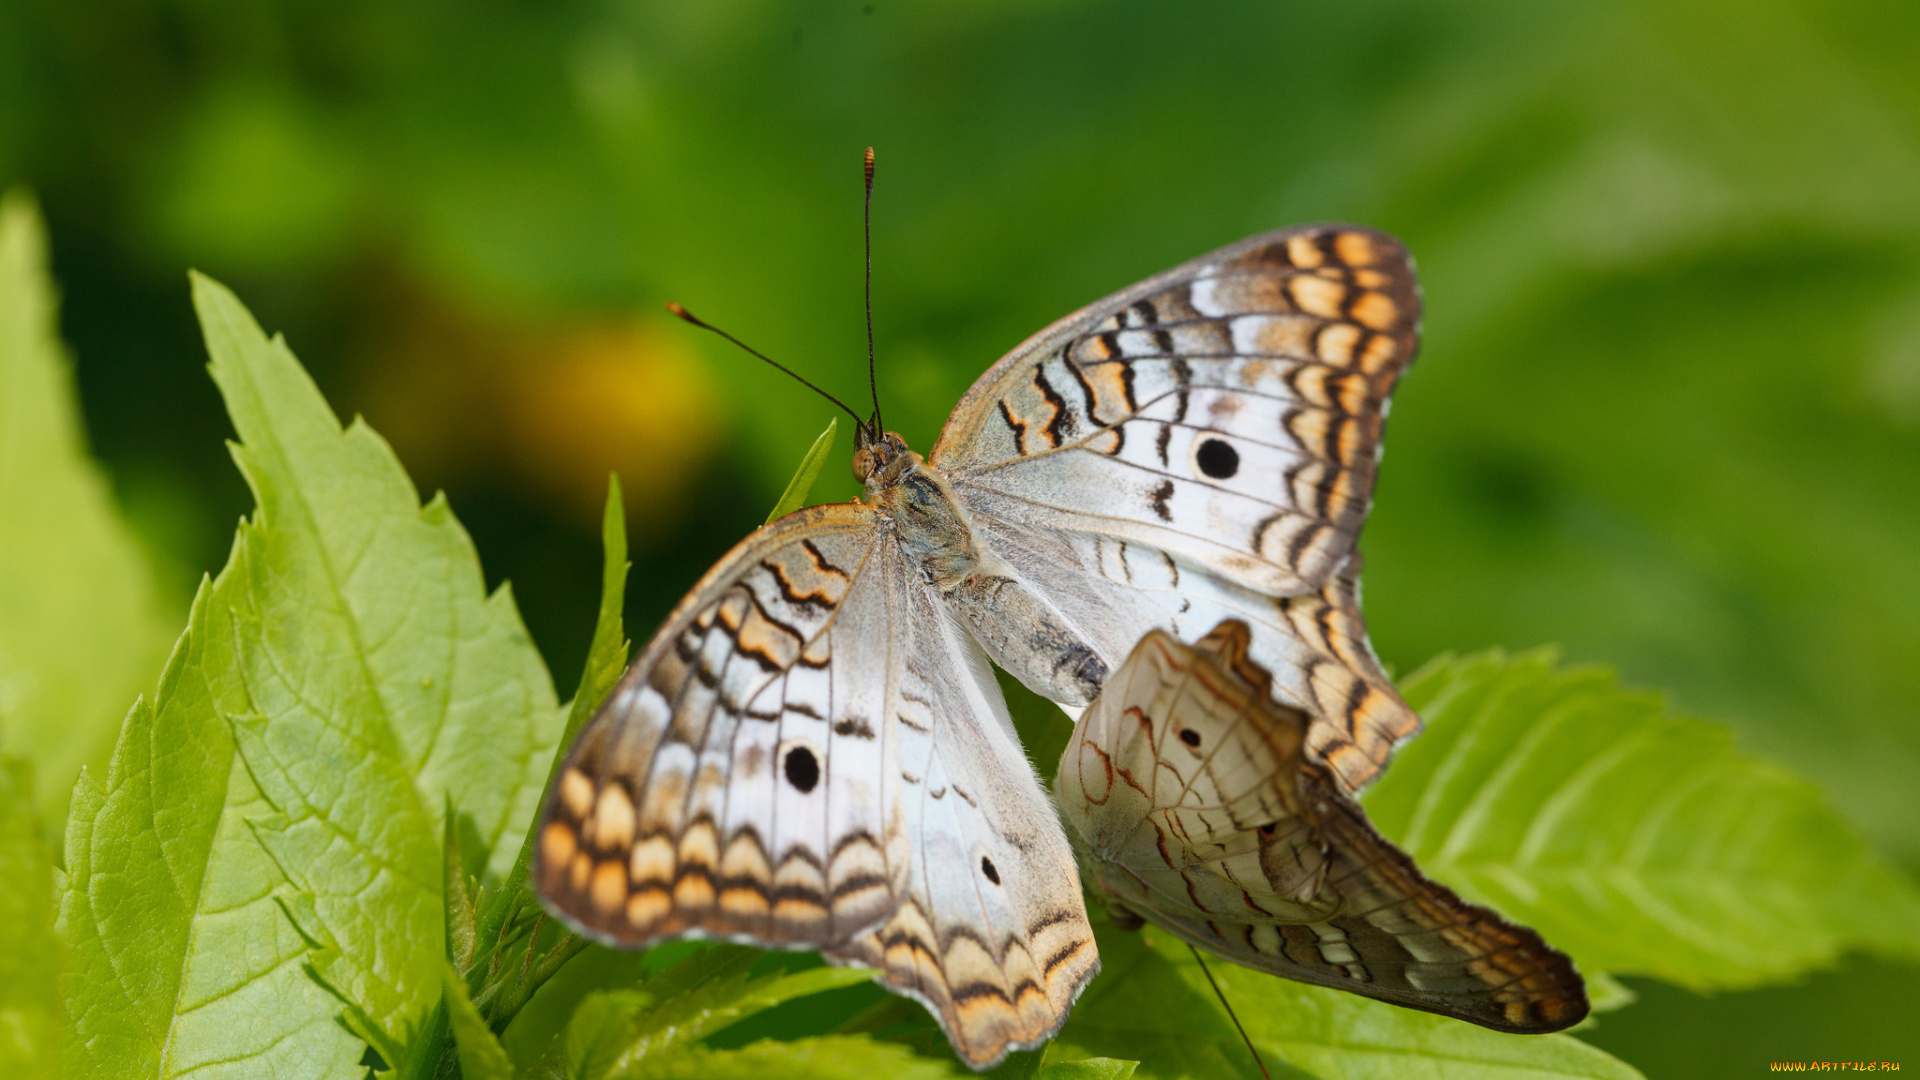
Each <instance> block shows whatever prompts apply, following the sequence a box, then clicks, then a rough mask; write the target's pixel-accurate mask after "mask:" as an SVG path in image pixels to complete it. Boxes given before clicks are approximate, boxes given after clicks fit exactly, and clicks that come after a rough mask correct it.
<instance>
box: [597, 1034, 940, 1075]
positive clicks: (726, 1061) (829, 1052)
mask: <svg viewBox="0 0 1920 1080" xmlns="http://www.w3.org/2000/svg"><path fill="white" fill-rule="evenodd" d="M966 1075H970V1074H967V1073H963V1072H961V1071H959V1070H958V1069H956V1068H954V1067H953V1066H952V1065H949V1064H947V1063H946V1062H944V1061H937V1060H935V1059H933V1058H924V1057H920V1056H918V1055H916V1054H914V1053H913V1052H912V1051H911V1050H908V1049H906V1048H905V1047H902V1046H895V1045H893V1044H891V1043H883V1042H875V1041H874V1040H872V1039H869V1038H866V1037H865V1036H860V1035H821V1036H818V1037H815V1038H811V1039H796V1040H794V1041H793V1042H774V1041H772V1040H766V1041H762V1042H757V1043H751V1044H749V1045H747V1046H743V1047H741V1048H739V1049H738V1050H710V1049H707V1048H705V1047H695V1048H693V1049H690V1050H685V1051H682V1052H680V1053H675V1054H669V1055H665V1056H661V1057H649V1058H645V1059H643V1060H641V1061H638V1062H636V1063H634V1065H633V1066H631V1067H630V1068H627V1069H625V1070H624V1071H620V1072H615V1073H612V1074H609V1080H766V1078H767V1077H775V1076H777V1077H781V1078H783V1080H880V1078H883V1077H884V1078H885V1080H946V1078H951V1077H960V1076H966Z"/></svg>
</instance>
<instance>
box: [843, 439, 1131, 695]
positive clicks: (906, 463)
mask: <svg viewBox="0 0 1920 1080" xmlns="http://www.w3.org/2000/svg"><path fill="white" fill-rule="evenodd" d="M853 468H854V474H855V475H856V476H860V477H861V480H862V481H863V482H864V483H865V485H866V488H867V493H868V494H869V495H870V496H871V497H872V502H873V507H874V509H875V510H877V511H879V512H880V513H881V514H882V515H884V516H886V517H887V518H888V519H889V520H890V521H891V523H892V526H893V538H894V541H895V542H896V543H898V544H899V545H900V553H901V555H902V556H904V557H905V559H906V562H907V564H908V565H909V566H911V567H913V568H914V569H915V570H917V571H918V572H919V574H920V577H921V579H922V580H924V581H925V582H926V583H927V584H928V585H931V586H933V587H934V588H935V589H937V590H939V592H940V594H941V595H942V596H943V597H944V599H945V601H946V603H947V605H948V608H947V610H948V611H949V612H951V613H952V614H953V616H954V617H955V618H956V619H958V620H959V622H960V623H961V625H963V626H965V627H966V629H967V632H968V633H969V634H971V635H972V636H973V638H974V640H975V641H977V642H979V643H980V646H981V647H982V648H983V649H985V650H986V651H987V655H988V656H991V657H992V658H993V661H994V663H996V664H998V665H1000V667H1002V668H1004V669H1005V670H1006V671H1008V672H1010V673H1012V674H1013V676H1014V677H1015V678H1017V679H1019V680H1020V681H1021V682H1023V683H1025V684H1026V685H1027V686H1028V687H1029V688H1031V689H1032V690H1033V691H1034V692H1035V693H1037V694H1040V695H1041V696H1043V697H1048V698H1052V699H1053V700H1055V701H1058V702H1062V703H1064V704H1069V705H1084V704H1086V703H1087V702H1089V701H1091V700H1093V696H1094V695H1095V694H1097V693H1099V692H1100V686H1101V684H1102V683H1104V682H1105V681H1106V677H1107V666H1106V664H1105V663H1104V662H1103V661H1102V660H1101V659H1100V657H1099V656H1098V655H1096V653H1095V651H1094V649H1093V647H1092V646H1091V645H1090V644H1089V643H1088V641H1087V638H1086V635H1085V634H1083V633H1082V632H1080V630H1079V629H1077V628H1076V627H1075V626H1073V625H1072V623H1071V621H1070V620H1068V619H1067V618H1066V617H1065V615H1064V614H1063V613H1062V612H1061V611H1060V610H1059V608H1058V607H1057V606H1055V605H1054V604H1053V603H1051V602H1050V601H1049V600H1047V599H1046V598H1045V597H1044V596H1043V595H1042V594H1041V593H1040V592H1039V591H1038V590H1036V589H1034V588H1033V587H1032V586H1031V584H1030V583H1029V582H1027V581H1026V580H1025V578H1024V576H1023V575H1021V574H1020V573H1019V572H1018V571H1017V570H1015V569H1014V568H1013V567H1012V566H1010V565H1008V564H1007V563H1006V561H1005V560H1003V559H1001V558H999V557H998V556H996V555H995V554H994V552H993V551H992V550H991V549H990V548H988V547H987V546H986V545H984V544H982V543H981V542H980V538H979V534H978V533H977V531H976V530H975V529H974V527H973V525H972V522H971V520H970V518H969V515H968V513H967V510H966V507H965V504H964V503H963V501H962V500H960V499H958V498H956V497H955V495H954V492H953V488H952V486H951V485H950V484H949V483H948V481H947V478H946V476H944V475H943V474H942V473H941V471H940V470H939V469H938V468H936V467H935V466H933V465H929V464H928V463H927V462H926V460H925V459H923V458H922V457H921V456H920V455H919V454H916V453H914V452H913V451H911V450H909V449H907V444H906V441H905V440H903V439H901V438H900V436H898V435H896V434H894V433H892V432H888V433H886V434H885V435H883V436H881V437H880V438H878V439H875V440H874V441H873V442H871V443H868V444H867V445H866V446H863V447H861V449H860V451H859V452H858V453H856V454H855V455H854V463H853Z"/></svg>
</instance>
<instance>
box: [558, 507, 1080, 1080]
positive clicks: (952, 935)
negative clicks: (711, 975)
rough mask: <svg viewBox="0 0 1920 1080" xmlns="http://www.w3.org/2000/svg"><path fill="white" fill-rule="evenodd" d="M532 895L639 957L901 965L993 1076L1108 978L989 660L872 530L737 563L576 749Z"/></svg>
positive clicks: (858, 510)
mask: <svg viewBox="0 0 1920 1080" xmlns="http://www.w3.org/2000/svg"><path fill="white" fill-rule="evenodd" d="M541 813H542V816H541V821H540V832H539V837H540V839H539V843H538V845H537V847H536V853H535V865H534V879H535V881H536V882H537V883H538V887H539V890H540V893H541V895H542V896H543V897H544V898H545V899H546V900H547V903H548V904H549V906H550V907H551V908H552V909H553V910H555V912H556V913H557V914H559V915H560V917H561V918H563V919H564V920H565V921H566V922H567V923H568V924H569V925H571V926H573V927H574V928H576V929H578V930H579V931H580V932H582V933H584V934H587V935H588V936H590V937H593V938H595V939H597V940H600V941H604V942H608V943H610V944H615V945H621V946H625V947H629V948H631V947H635V946H640V945H645V944H649V943H651V942H655V941H658V940H661V939H663V938H667V937H676V936H688V937H715V938H725V939H730V940H736V941H742V942H748V943H752V944H757V945H762V946H770V947H789V948H821V949H825V950H828V952H827V955H828V958H829V959H831V960H834V961H836V962H841V963H856V964H863V965H867V966H871V967H875V968H878V969H880V972H881V978H882V980H883V981H884V982H885V983H886V984H887V985H888V986H889V987H890V988H891V989H893V990H895V991H897V992H899V993H902V994H907V995H909V996H912V997H914V998H916V999H918V1000H920V1001H922V1002H923V1003H925V1004H926V1005H927V1006H928V1007H929V1008H930V1009H931V1010H932V1011H933V1013H934V1015H935V1016H936V1017H938V1018H939V1020H940V1022H941V1025H942V1027H943V1028H944V1029H945V1030H946V1031H947V1033H948V1037H949V1039H950V1040H951V1041H952V1043H953V1045H954V1047H955V1049H956V1050H957V1051H958V1052H959V1053H960V1054H961V1056H962V1057H963V1058H965V1059H966V1060H968V1061H969V1062H970V1063H972V1064H974V1065H975V1066H976V1067H981V1068H984V1067H985V1066H987V1065H989V1064H991V1063H992V1062H994V1061H997V1060H999V1059H1000V1058H1001V1057H1002V1056H1004V1055H1005V1053H1006V1052H1007V1051H1008V1050H1009V1049H1018V1048H1024V1047H1029V1046H1035V1045H1038V1044H1039V1043H1041V1042H1044V1041H1045V1040H1046V1039H1048V1038H1050V1037H1051V1036H1052V1035H1053V1034H1054V1032H1056V1031H1057V1030H1059V1027H1060V1024H1061V1023H1062V1022H1063V1021H1064V1019H1065V1017H1066V1013H1067V1010H1068V1009H1069V1008H1070V1007H1071V1005H1072V1003H1073V1000H1074V998H1076V997H1077V996H1078V995H1079V992H1080V989H1081V988H1082V987H1084V986H1085V985H1086V982H1087V980H1089V979H1091V978H1092V977H1093V974H1094V972H1095V971H1097V970H1098V967H1099V960H1098V955H1097V952H1096V950H1095V948H1094V943H1093V933H1092V929H1091V927H1090V926H1089V925H1088V923H1087V916H1086V908H1085V904H1084V901H1083V900H1082V898H1081V893H1080V889H1079V884H1078V880H1077V877H1076V876H1075V873H1074V862H1073V853H1072V849H1071V847H1070V846H1069V845H1068V842H1067V839H1066V836H1065V835H1064V834H1063V833H1062V832H1061V830H1060V824H1059V821H1058V819H1057V818H1056V817H1055V816H1054V813H1053V809H1052V807H1051V806H1050V805H1049V804H1048V801H1047V797H1046V795H1045V793H1044V792H1043V791H1042V789H1041V787H1040V784H1039V781H1038V779H1037V778H1035V776H1034V774H1033V769H1032V766H1031V765H1029V764H1028V762H1027V760H1026V757H1025V755H1024V753H1023V752H1022V751H1021V749H1020V745H1019V741H1018V737H1017V736H1016V735H1015V733H1014V729H1013V724H1012V721H1011V720H1010V719H1009V718H1008V716H1007V713H1006V706H1005V704H1004V702H1003V701H1002V699H1001V697H1000V691H999V688H998V687H997V686H996V685H995V684H994V680H993V676H992V672H991V669H990V668H989V667H988V666H987V662H986V658H985V656H984V654H982V653H981V652H980V649H979V646H978V645H976V644H975V643H974V642H973V641H972V640H971V639H970V638H969V637H967V636H966V634H965V633H964V632H963V631H961V630H960V628H959V627H958V626H956V625H955V624H954V623H953V621H952V620H951V618H950V617H948V616H947V615H946V613H945V610H944V608H942V607H940V606H939V605H938V603H937V602H936V601H935V600H934V599H933V598H932V597H931V596H930V595H929V593H928V591H927V589H926V586H925V585H923V584H922V583H921V581H920V579H919V576H918V575H917V574H909V572H908V569H907V566H906V563H905V561H904V560H903V558H902V556H901V553H900V550H899V547H898V545H897V544H896V543H895V542H894V541H893V540H892V538H891V535H890V534H888V533H887V532H886V531H885V530H884V529H883V528H881V527H880V526H879V523H878V521H877V519H876V516H875V514H874V512H873V511H872V510H871V509H870V508H866V507H858V506H845V505H840V506H824V507H815V508H813V509H810V510H804V511H801V512H799V513H797V514H794V515H790V516H788V517H786V518H783V519H781V520H780V521H779V522H776V523H775V524H774V525H772V526H769V527H768V528H766V529H762V530H761V531H759V532H757V533H755V534H754V535H753V536H752V537H749V538H748V539H747V540H746V541H745V542H744V543H742V544H741V545H740V546H739V547H737V548H735V549H734V550H733V551H732V552H731V553H729V554H728V555H727V556H726V557H725V558H723V559H722V560H721V561H720V563H719V564H718V565H717V566H716V567H715V568H714V570H713V571H711V572H710V573H709V574H708V575H707V577H706V579H704V580H703V581H702V582H701V583H700V584H699V585H697V586H696V587H695V588H694V590H693V592H692V593H691V594H690V595H689V597H688V598H687V600H685V601H683V602H682V604H681V606H680V608H679V609H677V610H676V611H675V612H674V613H673V614H672V615H671V616H669V617H668V619H667V621H666V623H665V624H664V625H663V626H662V628H661V630H660V632H659V633H658V634H657V635H656V636H655V638H654V640H653V642H652V643H651V644H649V645H648V647H647V649H646V650H645V651H644V652H643V653H642V654H641V655H640V657H639V658H638V659H637V660H635V661H634V663H633V665H632V667H631V668H630V669H629V670H628V672H627V674H626V676H625V677H624V678H623V679H622V680H621V682H620V684H619V685H618V686H617V687H616V688H615V690H614V692H613V694H612V695H610V696H609V698H608V700H607V703H606V704H605V705H603V706H602V707H601V709H600V711H599V712H598V713H596V714H595V716H594V718H593V719H592V720H591V721H589V723H588V725H587V727H586V728H585V729H584V730H583V731H582V732H581V734H580V736H579V738H578V739H576V740H575V742H574V745H573V746H572V748H571V749H570V750H569V752H568V755H567V758H566V761H565V762H564V764H563V765H562V767H561V770H560V772H559V774H558V776H557V777H556V779H555V782H554V785H553V787H552V790H551V791H549V793H548V796H547V801H546V803H545V806H544V808H543V810H542V812H541Z"/></svg>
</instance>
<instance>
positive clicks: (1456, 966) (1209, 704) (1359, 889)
mask: <svg viewBox="0 0 1920 1080" xmlns="http://www.w3.org/2000/svg"><path fill="white" fill-rule="evenodd" d="M1246 646H1247V636H1246V628H1245V627H1244V626H1238V625H1236V624H1231V623H1229V624H1223V625H1222V626H1221V627H1219V628H1217V629H1216V630H1215V631H1214V633H1213V634H1210V635H1209V636H1208V638H1207V639H1205V640H1203V641H1202V642H1200V643H1198V644H1197V645H1195V646H1193V647H1191V648H1190V647H1187V646H1184V645H1182V644H1180V643H1179V642H1178V641H1177V640H1174V639H1173V638H1171V637H1169V636H1167V635H1165V634H1153V635H1149V636H1148V637H1147V639H1146V640H1143V641H1142V642H1141V644H1140V647H1139V648H1138V649H1137V650H1136V651H1135V653H1134V654H1133V656H1132V657H1130V658H1129V660H1128V662H1127V663H1126V664H1125V665H1123V666H1122V668H1121V669H1120V671H1119V672H1118V673H1117V674H1116V675H1115V676H1114V679H1113V680H1112V681H1110V682H1109V684H1108V690H1107V691H1103V693H1102V695H1101V699H1100V700H1099V701H1097V702H1096V703H1095V704H1094V705H1093V706H1091V707H1089V708H1088V710H1087V711H1086V713H1085V714H1084V715H1083V716H1082V717H1081V719H1080V722H1079V724H1078V725H1077V726H1076V728H1075V732H1074V736H1073V738H1072V740H1071V741H1070V742H1069V743H1068V746H1067V750H1066V752H1065V755H1064V756H1063V757H1062V759H1061V767H1060V774H1059V777H1060V779H1059V783H1058V789H1057V796H1058V802H1059V804H1060V807H1061V811H1062V815H1063V817H1065V819H1066V820H1067V823H1068V826H1069V828H1071V829H1073V830H1074V831H1075V832H1076V833H1077V834H1078V835H1079V837H1080V839H1081V843H1082V845H1083V846H1082V851H1083V854H1084V856H1085V861H1086V863H1087V864H1088V865H1089V868H1090V869H1091V870H1092V871H1093V876H1094V877H1095V879H1096V881H1097V883H1098V884H1099V886H1100V887H1101V889H1103V890H1104V891H1105V892H1107V893H1108V895H1109V896H1110V897H1111V898H1112V899H1113V900H1115V901H1116V902H1118V903H1119V904H1120V905H1121V906H1123V907H1125V908H1127V909H1130V910H1132V911H1133V912H1135V913H1137V914H1139V915H1142V916H1145V917H1147V918H1150V919H1152V920H1153V921H1154V922H1156V923H1158V924H1160V925H1161V926H1163V927H1165V928H1166V929H1168V930H1169V931H1172V932H1173V933H1175V934H1177V935H1178V936H1180V937H1182V938H1184V939H1185V940H1187V941H1189V942H1191V943H1193V944H1195V945H1197V946H1199V947H1200V948H1203V949H1207V950H1208V951H1210V952H1213V953H1216V954H1218V955H1220V956H1223V957H1226V958H1227V959H1230V960H1233V961H1235V962H1236V963H1240V964H1244V965H1246V966H1248V967H1254V968H1259V969H1261V970H1265V971H1269V972H1272V973H1274V974H1277V975H1283V976H1286V977H1287V978H1291V979H1298V980H1301V981H1304V982H1311V983H1317V984H1320V985H1323V986H1331V987H1335V988H1337V989H1342V990H1349V991H1352V992H1354V993H1359V994H1364V995H1366V996H1368V997H1374V998H1378V999H1381V1000H1383V1001H1390V1002H1393V1003H1395V1004H1398V1005H1405V1006H1409V1007H1412V1008H1417V1009H1424V1010H1426V1011H1429V1012H1436V1013H1441V1014H1443V1015H1447V1016H1452V1017H1456V1018H1458V1019H1462V1020H1468V1021H1471V1022H1473V1023H1476V1024H1480V1025H1483V1026H1485V1027H1490V1028H1494V1029H1497V1030H1500V1031H1511V1032H1528V1033H1535V1032H1547V1031H1558V1030H1561V1029H1563V1028H1566V1027H1569V1026H1571V1025H1572V1024H1574V1023H1577V1022H1578V1021H1579V1020H1580V1019H1581V1018H1583V1017H1584V1016H1585V1015H1586V1013H1587V1000H1586V992H1585V987H1584V984H1583V983H1582V982H1581V979H1580V977H1579V975H1578V974H1577V973H1576V972H1575V971H1574V968H1573V965H1572V963H1571V962H1570V961H1569V960H1568V959H1567V958H1566V957H1565V956H1563V955H1562V954H1560V953H1558V952H1556V951H1554V950H1553V949H1552V948H1551V947H1549V946H1548V945H1547V944H1546V943H1545V942H1543V941H1542V940H1541V939H1540V936H1539V935H1538V934H1536V933H1534V932H1533V931H1532V930H1530V929H1528V928H1526V927H1523V926H1516V925H1514V924H1512V923H1509V922H1507V921H1505V920H1504V919H1502V918H1501V917H1500V916H1499V915H1497V914H1495V913H1494V912H1492V911H1490V910H1488V909H1486V908H1483V907H1479V906H1477V905H1474V904H1469V903H1467V902H1465V901H1463V900H1461V899H1460V898H1459V897H1458V896H1456V895H1455V894H1454V893H1453V892H1452V891H1450V890H1448V889H1447V888H1446V887H1444V886H1442V885H1440V884H1438V883H1436V882H1433V881H1430V880H1428V879H1427V878H1426V877H1425V876H1424V875H1422V874H1421V873H1420V871H1419V868H1418V867H1417V866H1415V865H1414V863H1413V861H1412V860H1411V859H1410V858H1408V857H1407V856H1406V855H1405V854H1404V853H1403V852H1401V851H1400V850H1399V849H1397V848H1395V847H1394V846H1393V845H1392V844H1391V843H1389V842H1388V841H1387V840H1386V839H1384V838H1382V837H1381V836H1380V835H1379V833H1378V832H1376V831H1375V830H1374V829H1373V827H1372V826H1371V825H1370V824H1369V823H1368V822H1367V819H1366V815H1365V813H1364V812H1363V811H1362V810H1361V809H1360V808H1359V806H1358V805H1356V804H1355V803H1354V802H1353V801H1352V800H1351V799H1348V798H1347V797H1346V796H1345V795H1343V794H1342V793H1341V792H1340V791H1339V789H1338V787H1337V786H1336V785H1335V784H1334V782H1333V780H1332V779H1331V778H1330V777H1329V776H1328V774H1327V773H1326V771H1325V770H1324V769H1323V768H1321V767H1320V766H1318V765H1316V764H1314V763H1312V762H1310V761H1304V760H1303V759H1302V757H1301V755H1300V754H1299V750H1298V748H1299V746H1300V744H1301V738H1302V733H1303V730H1304V728H1305V722H1306V718H1305V716H1304V715H1303V714H1302V713H1300V712H1299V711H1298V710H1293V709H1288V708H1285V707H1283V706H1278V705H1276V704H1274V703H1273V702H1272V701H1271V699H1270V698H1269V696H1268V695H1267V693H1266V692H1265V688H1264V687H1263V686H1261V685H1260V683H1261V681H1262V680H1263V679H1264V678H1265V672H1264V671H1263V670H1261V669H1260V668H1259V667H1258V665H1255V664H1252V663H1251V662H1250V661H1249V660H1248V659H1247V652H1246ZM1109 693H1112V694H1114V695H1115V696H1113V697H1112V698H1111V699H1109V697H1108V694H1109ZM1262 773H1264V775H1259V774H1262ZM1146 774H1150V775H1151V777H1152V779H1150V780H1149V779H1144V776H1145V775H1146Z"/></svg>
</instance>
